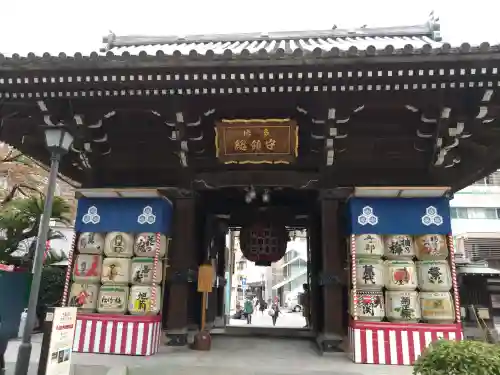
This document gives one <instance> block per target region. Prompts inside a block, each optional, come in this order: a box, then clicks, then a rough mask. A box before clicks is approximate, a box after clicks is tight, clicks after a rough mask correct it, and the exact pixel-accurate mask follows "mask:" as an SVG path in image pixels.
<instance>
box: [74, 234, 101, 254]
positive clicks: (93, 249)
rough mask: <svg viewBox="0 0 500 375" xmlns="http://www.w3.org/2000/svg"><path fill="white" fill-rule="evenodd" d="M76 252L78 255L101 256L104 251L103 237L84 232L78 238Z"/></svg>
mask: <svg viewBox="0 0 500 375" xmlns="http://www.w3.org/2000/svg"><path fill="white" fill-rule="evenodd" d="M77 250H78V252H79V253H80V254H102V252H103V251H104V235H102V234H101V233H94V232H84V233H81V234H80V236H79V237H78V243H77Z"/></svg>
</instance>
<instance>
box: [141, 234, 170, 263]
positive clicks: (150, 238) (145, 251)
mask: <svg viewBox="0 0 500 375" xmlns="http://www.w3.org/2000/svg"><path fill="white" fill-rule="evenodd" d="M166 252H167V237H165V236H164V235H163V234H162V235H160V258H163V257H164V256H165V254H166ZM134 253H135V255H136V256H138V257H149V258H153V257H154V256H155V254H156V233H140V234H139V235H138V236H137V237H136V238H135V243H134Z"/></svg>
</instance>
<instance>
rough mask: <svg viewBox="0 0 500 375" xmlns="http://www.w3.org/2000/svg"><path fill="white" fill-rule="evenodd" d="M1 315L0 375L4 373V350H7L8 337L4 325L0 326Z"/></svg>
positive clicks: (0, 317) (0, 318)
mask: <svg viewBox="0 0 500 375" xmlns="http://www.w3.org/2000/svg"><path fill="white" fill-rule="evenodd" d="M2 325H3V324H2V316H1V315H0V375H5V358H4V355H5V352H6V351H7V344H8V343H9V339H8V338H7V335H6V334H5V333H4V327H2Z"/></svg>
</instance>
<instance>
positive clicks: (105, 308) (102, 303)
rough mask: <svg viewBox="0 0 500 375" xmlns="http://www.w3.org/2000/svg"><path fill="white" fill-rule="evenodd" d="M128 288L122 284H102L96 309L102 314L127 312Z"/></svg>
mask: <svg viewBox="0 0 500 375" xmlns="http://www.w3.org/2000/svg"><path fill="white" fill-rule="evenodd" d="M128 295H129V288H128V286H124V285H114V286H111V285H103V286H102V287H101V290H100V291H99V302H98V304H97V311H98V312H100V313H104V314H125V313H126V312H127V305H128Z"/></svg>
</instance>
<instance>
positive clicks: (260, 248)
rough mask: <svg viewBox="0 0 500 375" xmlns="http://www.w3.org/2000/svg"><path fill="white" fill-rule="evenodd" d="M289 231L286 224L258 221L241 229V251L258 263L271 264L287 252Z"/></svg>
mask: <svg viewBox="0 0 500 375" xmlns="http://www.w3.org/2000/svg"><path fill="white" fill-rule="evenodd" d="M287 239H288V232H287V231H286V228H285V226H281V225H276V224H274V225H273V224H270V223H265V224H263V223H256V224H253V225H248V226H244V227H243V228H242V230H241V239H240V241H241V251H242V252H243V255H244V256H245V257H246V258H247V259H248V260H250V261H252V262H255V263H256V264H258V265H270V264H271V263H272V262H277V261H278V260H280V259H281V258H282V257H283V256H284V255H285V252H286V244H287Z"/></svg>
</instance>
